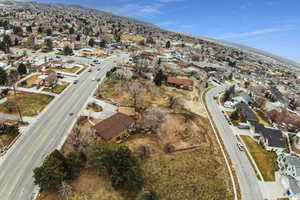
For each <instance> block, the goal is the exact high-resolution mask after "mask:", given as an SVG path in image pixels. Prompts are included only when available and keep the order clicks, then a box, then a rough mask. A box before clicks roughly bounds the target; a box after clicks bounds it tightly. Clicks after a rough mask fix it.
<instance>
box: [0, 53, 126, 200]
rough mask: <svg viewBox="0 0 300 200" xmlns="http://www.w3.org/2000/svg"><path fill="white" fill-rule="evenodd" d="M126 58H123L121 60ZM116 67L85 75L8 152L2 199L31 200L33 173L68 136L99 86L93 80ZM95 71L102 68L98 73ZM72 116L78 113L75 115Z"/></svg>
mask: <svg viewBox="0 0 300 200" xmlns="http://www.w3.org/2000/svg"><path fill="white" fill-rule="evenodd" d="M120 57H123V55H122V56H119V57H118V58H120ZM112 67H113V59H112V58H111V59H107V60H106V61H104V62H103V63H102V64H101V65H97V66H96V67H94V70H93V72H87V71H86V72H84V73H83V74H82V75H81V76H80V78H79V79H78V80H79V81H78V83H77V84H73V85H72V86H70V87H69V88H68V89H67V90H66V91H65V92H63V93H62V94H61V95H60V96H59V97H58V98H57V99H55V100H54V102H52V103H51V104H49V105H48V107H47V108H46V110H45V111H44V112H42V113H41V114H40V116H39V118H38V121H37V122H36V123H34V124H33V125H32V126H31V127H30V128H29V131H28V132H26V133H25V134H23V135H22V136H21V137H20V138H19V140H18V141H17V142H16V143H15V144H14V145H13V147H12V149H11V150H10V151H9V152H8V153H7V155H6V156H5V158H4V160H2V161H1V166H0V200H29V199H32V197H33V191H34V190H35V189H36V187H35V186H34V183H33V178H32V176H33V172H32V170H33V169H34V168H35V167H37V166H40V165H41V163H42V161H43V159H44V158H45V156H47V155H48V154H49V153H51V152H52V151H53V150H54V149H56V148H58V146H59V145H60V144H61V143H62V141H63V140H64V139H65V138H66V136H67V135H68V131H69V130H70V128H71V126H72V124H74V122H75V121H76V119H77V116H78V115H79V113H80V110H81V109H82V108H83V106H84V105H85V103H86V101H87V99H88V98H89V96H90V95H91V94H92V92H93V91H94V90H95V88H96V87H97V85H98V83H97V82H96V81H92V79H93V78H95V77H97V78H99V77H104V76H105V74H106V72H107V71H109V70H110V69H111V68H112ZM95 68H101V70H100V71H96V70H95ZM69 113H74V114H73V115H72V116H70V115H69Z"/></svg>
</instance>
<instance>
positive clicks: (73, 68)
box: [49, 66, 80, 73]
mask: <svg viewBox="0 0 300 200" xmlns="http://www.w3.org/2000/svg"><path fill="white" fill-rule="evenodd" d="M49 69H50V70H54V71H56V72H66V73H75V72H77V70H79V69H80V67H77V66H76V67H72V68H54V67H51V68H49Z"/></svg>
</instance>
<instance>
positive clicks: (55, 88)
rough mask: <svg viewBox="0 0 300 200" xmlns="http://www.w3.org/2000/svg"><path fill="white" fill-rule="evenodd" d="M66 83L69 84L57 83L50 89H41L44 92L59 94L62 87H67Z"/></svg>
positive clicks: (62, 89)
mask: <svg viewBox="0 0 300 200" xmlns="http://www.w3.org/2000/svg"><path fill="white" fill-rule="evenodd" d="M68 85H70V83H66V82H64V83H61V84H59V85H56V86H55V87H54V88H52V89H48V88H45V89H43V91H45V92H52V93H55V94H60V93H62V92H63V91H64V89H66V87H68Z"/></svg>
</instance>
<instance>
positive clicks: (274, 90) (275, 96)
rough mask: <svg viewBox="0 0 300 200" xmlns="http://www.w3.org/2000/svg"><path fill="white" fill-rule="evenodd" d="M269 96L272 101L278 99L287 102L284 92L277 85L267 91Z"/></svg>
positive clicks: (283, 102)
mask: <svg viewBox="0 0 300 200" xmlns="http://www.w3.org/2000/svg"><path fill="white" fill-rule="evenodd" d="M267 96H268V98H270V99H271V100H272V101H278V102H280V103H282V104H286V103H287V100H286V99H285V98H284V97H283V95H282V93H281V92H280V91H279V90H278V89H277V88H276V87H271V88H270V90H269V91H268V92H267Z"/></svg>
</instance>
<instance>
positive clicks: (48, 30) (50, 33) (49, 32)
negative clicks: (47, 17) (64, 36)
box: [46, 28, 52, 36]
mask: <svg viewBox="0 0 300 200" xmlns="http://www.w3.org/2000/svg"><path fill="white" fill-rule="evenodd" d="M46 33H47V35H48V36H50V35H52V30H51V29H50V28H49V29H47V31H46Z"/></svg>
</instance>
